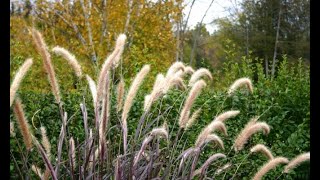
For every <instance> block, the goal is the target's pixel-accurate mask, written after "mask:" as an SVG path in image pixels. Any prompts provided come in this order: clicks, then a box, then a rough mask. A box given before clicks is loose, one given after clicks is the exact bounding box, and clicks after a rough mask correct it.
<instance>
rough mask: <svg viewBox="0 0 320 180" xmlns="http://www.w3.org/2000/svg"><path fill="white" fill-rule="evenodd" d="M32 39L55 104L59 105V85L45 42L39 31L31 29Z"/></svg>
mask: <svg viewBox="0 0 320 180" xmlns="http://www.w3.org/2000/svg"><path fill="white" fill-rule="evenodd" d="M32 37H33V40H34V42H35V45H36V48H37V50H38V52H39V54H40V55H41V56H42V59H43V63H44V69H45V70H46V73H47V74H48V79H49V82H50V85H51V89H52V92H53V94H54V97H55V99H56V102H57V103H60V101H61V97H60V90H59V84H58V81H57V79H56V74H55V71H54V69H53V66H52V63H51V56H50V54H49V52H48V48H47V45H46V43H45V41H44V40H43V37H42V35H41V33H40V32H39V31H37V30H36V29H32Z"/></svg>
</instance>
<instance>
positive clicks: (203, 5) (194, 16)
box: [183, 0, 241, 33]
mask: <svg viewBox="0 0 320 180" xmlns="http://www.w3.org/2000/svg"><path fill="white" fill-rule="evenodd" d="M239 2H241V1H240V0H214V2H213V4H212V5H211V7H210V9H209V10H208V13H207V15H206V17H205V18H204V20H203V23H204V24H206V28H207V30H208V31H209V32H210V33H213V32H214V30H216V29H217V26H216V25H210V24H209V23H210V22H212V21H213V20H214V19H216V18H221V17H225V16H228V15H229V12H228V11H227V10H228V8H234V7H235V6H236V3H237V4H239ZM184 3H185V4H186V5H187V6H186V7H185V9H184V10H183V13H184V14H185V19H186V18H187V16H188V13H189V11H190V6H191V3H192V0H185V1H184ZM210 3H211V0H196V1H195V3H194V5H193V8H192V10H191V14H190V18H189V21H188V27H194V26H195V25H196V24H197V23H198V22H200V21H201V19H202V17H203V15H204V14H205V12H206V10H207V8H208V7H209V5H210ZM238 6H239V5H238Z"/></svg>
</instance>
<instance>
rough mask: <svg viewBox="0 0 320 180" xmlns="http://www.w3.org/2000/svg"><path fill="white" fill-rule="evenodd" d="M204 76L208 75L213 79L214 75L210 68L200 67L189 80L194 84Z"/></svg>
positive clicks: (190, 83)
mask: <svg viewBox="0 0 320 180" xmlns="http://www.w3.org/2000/svg"><path fill="white" fill-rule="evenodd" d="M203 76H207V77H208V78H209V79H210V80H211V79H212V75H211V73H210V71H209V70H208V69H205V68H200V69H198V70H197V71H196V72H194V73H193V74H192V76H191V78H190V81H189V86H193V84H194V83H195V82H196V81H198V80H199V79H200V78H201V77H203Z"/></svg>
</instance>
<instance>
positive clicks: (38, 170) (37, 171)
mask: <svg viewBox="0 0 320 180" xmlns="http://www.w3.org/2000/svg"><path fill="white" fill-rule="evenodd" d="M31 169H32V171H33V172H34V173H35V174H36V175H38V176H39V177H40V178H41V177H42V172H41V169H40V168H39V167H37V166H35V165H34V164H32V166H31Z"/></svg>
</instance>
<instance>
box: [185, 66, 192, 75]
mask: <svg viewBox="0 0 320 180" xmlns="http://www.w3.org/2000/svg"><path fill="white" fill-rule="evenodd" d="M184 72H185V73H186V74H191V75H192V74H193V73H194V70H193V68H192V67H191V66H187V67H186V68H185V69H184Z"/></svg>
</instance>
